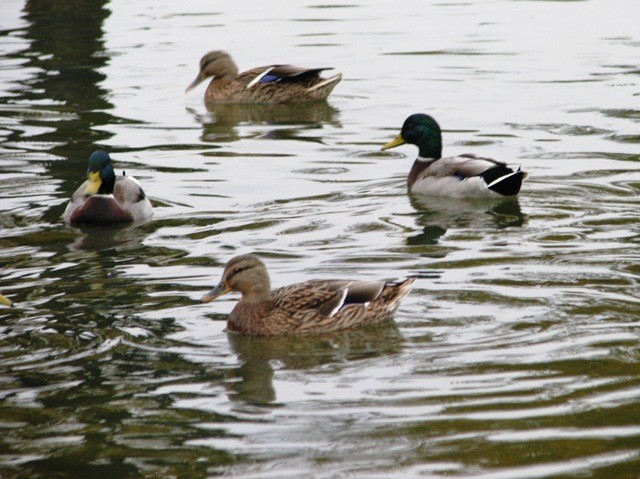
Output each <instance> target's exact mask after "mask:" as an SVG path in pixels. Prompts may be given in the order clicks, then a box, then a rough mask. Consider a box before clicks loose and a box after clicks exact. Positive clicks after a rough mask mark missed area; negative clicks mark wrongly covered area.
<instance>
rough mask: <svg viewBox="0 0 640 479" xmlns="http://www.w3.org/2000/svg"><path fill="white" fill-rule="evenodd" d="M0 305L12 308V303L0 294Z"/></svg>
mask: <svg viewBox="0 0 640 479" xmlns="http://www.w3.org/2000/svg"><path fill="white" fill-rule="evenodd" d="M0 304H4V305H5V306H9V307H11V306H13V301H11V300H10V299H9V298H7V297H6V296H4V295H2V294H0Z"/></svg>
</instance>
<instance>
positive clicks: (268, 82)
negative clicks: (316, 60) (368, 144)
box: [187, 51, 342, 103]
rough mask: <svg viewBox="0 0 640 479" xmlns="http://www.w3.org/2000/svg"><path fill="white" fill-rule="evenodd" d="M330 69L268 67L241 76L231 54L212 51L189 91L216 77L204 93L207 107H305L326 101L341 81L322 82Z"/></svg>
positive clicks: (201, 61) (202, 61)
mask: <svg viewBox="0 0 640 479" xmlns="http://www.w3.org/2000/svg"><path fill="white" fill-rule="evenodd" d="M330 69H331V68H303V67H296V66H293V65H267V66H264V67H258V68H252V69H251V70H248V71H246V72H243V73H240V74H238V67H237V66H236V64H235V63H234V62H233V60H232V59H231V57H230V56H229V54H228V53H226V52H223V51H212V52H209V53H207V54H206V55H204V56H203V57H202V59H201V60H200V72H199V73H198V76H197V77H196V79H195V80H194V81H193V82H192V83H191V85H189V86H188V87H187V91H189V90H191V89H192V88H194V87H195V86H196V85H198V84H199V83H201V82H203V81H204V80H205V79H207V78H209V77H213V79H212V80H211V82H210V83H209V86H208V87H207V91H206V93H205V102H206V103H303V102H309V101H319V100H326V99H327V97H328V96H329V94H330V93H331V91H333V89H334V87H335V86H336V85H337V84H338V83H339V82H340V80H342V75H341V74H340V73H338V74H337V75H334V76H332V77H330V78H322V77H321V76H320V73H321V72H322V71H323V70H330Z"/></svg>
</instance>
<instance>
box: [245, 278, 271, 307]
mask: <svg viewBox="0 0 640 479" xmlns="http://www.w3.org/2000/svg"><path fill="white" fill-rule="evenodd" d="M270 293H271V285H270V284H269V280H268V279H267V280H266V281H263V282H260V283H254V284H252V285H251V288H249V289H247V290H245V291H242V302H243V303H262V302H265V301H269V295H270Z"/></svg>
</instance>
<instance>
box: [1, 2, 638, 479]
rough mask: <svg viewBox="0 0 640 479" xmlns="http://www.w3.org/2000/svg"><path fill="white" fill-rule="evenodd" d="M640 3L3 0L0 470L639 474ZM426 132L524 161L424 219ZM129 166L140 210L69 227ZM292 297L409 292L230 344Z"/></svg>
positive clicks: (61, 474) (107, 474) (179, 474)
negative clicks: (95, 189)
mask: <svg viewBox="0 0 640 479" xmlns="http://www.w3.org/2000/svg"><path fill="white" fill-rule="evenodd" d="M639 17H640V4H637V2H635V1H634V0H620V1H617V2H608V1H605V0H590V1H565V2H563V1H553V2H549V1H507V0H497V1H482V2H457V1H454V2H444V3H443V2H431V1H429V2H423V1H411V2H403V3H402V4H392V3H388V2H361V3H354V2H348V3H345V4H341V3H340V2H334V3H331V4H326V5H324V4H321V3H314V2H295V3H292V2H257V3H256V2H252V3H251V4H249V3H248V2H220V3H212V2H204V1H199V2H171V1H165V0H161V1H157V2H150V3H148V2H125V1H120V0H118V1H111V2H106V1H80V0H78V1H71V2H68V1H65V2H51V1H43V0H36V1H26V2H21V1H15V0H7V1H3V2H2V4H1V5H0V291H2V292H3V293H4V294H6V295H7V296H9V297H11V298H12V299H13V300H14V301H15V302H16V303H17V306H16V307H14V308H12V309H8V308H4V307H3V308H2V309H0V430H1V431H2V436H1V438H0V477H2V478H47V479H49V478H89V477H90V478H108V479H115V478H138V477H144V478H172V477H175V478H206V477H216V476H220V475H228V476H230V477H246V478H248V477H252V478H253V477H255V478H264V477H273V478H276V477H277V478H281V477H314V478H315V477H320V478H333V477H398V478H405V477H423V478H424V477H426V478H438V479H441V478H464V479H468V478H480V477H482V478H490V479H504V478H551V477H553V478H556V477H557V478H570V477H576V478H583V477H594V478H638V477H640V419H639V418H640V347H639V339H640V322H639V318H640V294H639V292H638V279H639V276H640V266H639V259H640V250H639V246H640V213H639V211H640V209H639V206H640V200H639V199H638V192H639V190H640V169H639V163H638V159H639V158H640V147H639V145H640V135H639V134H638V131H639V130H638V127H639V122H640V81H639V79H640V76H639V70H638V52H639V47H640V33H639V32H640V30H638V27H637V18H639ZM221 48H222V49H226V50H229V51H230V52H231V54H232V55H233V56H234V58H235V59H236V61H237V62H238V63H239V66H240V68H241V69H247V68H250V67H253V66H258V65H263V64H269V63H277V62H291V63H295V64H303V65H310V66H316V65H317V66H327V65H329V66H335V67H336V69H337V70H338V71H341V72H343V74H344V77H345V79H344V80H343V82H342V83H341V84H340V85H339V86H338V87H337V88H336V90H335V93H334V95H333V96H332V97H331V99H330V101H329V102H328V103H327V104H323V105H314V106H303V107H264V106H263V107H233V106H224V107H217V108H215V109H212V110H210V111H208V110H207V109H206V108H205V107H204V105H203V102H202V95H203V87H201V88H199V89H198V90H197V91H196V92H193V93H191V94H189V95H186V96H185V95H184V93H183V92H184V88H185V87H186V86H187V85H188V84H189V83H190V82H191V80H192V79H193V77H195V74H196V69H197V63H198V60H199V58H200V56H201V55H202V54H203V53H205V52H206V51H208V50H212V49H221ZM414 112H428V113H431V114H432V115H433V116H434V117H435V118H436V119H438V121H439V122H440V124H441V125H442V126H443V129H444V130H445V131H444V147H445V153H450V154H456V153H464V152H475V153H477V154H479V155H486V156H490V157H495V158H497V159H499V160H503V161H509V162H512V163H518V164H522V166H523V168H524V169H526V170H527V171H528V172H529V174H530V177H529V179H528V181H527V182H526V183H525V185H524V187H523V191H522V193H521V195H520V197H519V198H518V199H517V200H511V201H503V202H477V201H464V200H455V199H444V198H440V199H438V198H428V199H424V198H423V199H420V198H410V197H408V196H407V194H406V191H405V178H406V175H407V173H408V170H409V168H410V165H411V162H412V159H413V158H414V157H415V155H416V151H415V149H414V148H412V147H403V148H401V149H397V150H392V151H391V152H384V153H382V152H380V151H379V148H380V146H381V145H382V144H384V143H385V142H387V141H388V140H389V139H391V138H393V136H394V135H395V134H396V133H397V132H398V131H399V128H400V126H401V125H402V122H403V120H404V118H405V117H406V116H407V115H409V114H411V113H414ZM97 148H103V149H107V150H109V151H110V152H111V154H112V157H113V159H114V162H115V164H116V168H117V169H118V170H126V171H127V173H128V174H133V175H135V176H136V177H137V178H138V179H139V180H140V181H141V182H142V184H143V185H144V187H145V191H146V192H147V194H148V195H149V196H150V197H151V198H152V200H153V202H154V206H155V214H154V218H153V219H152V220H150V221H148V222H147V223H145V224H142V225H136V226H127V227H120V228H88V229H76V228H69V227H67V226H65V225H64V224H63V223H62V222H61V219H60V217H61V215H62V213H63V211H64V208H65V206H66V203H67V201H68V199H69V197H70V196H71V194H72V192H73V191H74V190H75V189H76V188H77V186H78V185H79V183H80V182H81V181H82V180H83V176H84V172H85V169H86V161H87V157H88V155H89V154H90V153H91V152H92V151H93V150H95V149H97ZM249 251H255V252H257V253H259V254H260V255H261V256H262V257H263V258H264V259H265V261H266V263H267V266H268V268H269V270H270V272H271V275H272V283H273V284H274V285H275V286H279V285H284V284H287V283H291V282H295V281H301V280H303V279H305V278H309V277H312V276H315V277H358V278H380V277H401V276H406V275H416V276H418V277H419V279H418V281H417V282H416V286H415V288H414V291H413V292H412V294H411V295H410V296H409V297H408V298H407V300H406V301H405V303H404V304H403V306H402V307H401V309H400V311H399V313H398V315H397V318H396V322H395V324H389V325H385V326H384V327H379V328H372V329H365V330H358V331H349V332H345V333H340V334H333V335H324V336H319V337H305V338H273V339H265V338H244V337H237V336H233V335H228V334H227V333H226V332H225V322H224V319H225V318H226V315H227V314H228V313H229V311H230V310H231V308H232V307H233V303H234V301H236V300H237V298H236V297H233V296H230V297H228V298H227V299H222V300H220V301H217V302H214V303H211V304H206V305H200V304H199V303H198V301H197V300H198V299H199V297H200V296H201V295H202V294H203V293H204V292H205V291H206V290H207V289H208V288H210V287H211V286H212V285H214V284H215V283H216V282H217V280H218V278H219V276H220V274H221V269H222V266H223V265H224V263H225V262H226V261H227V260H228V259H229V258H230V257H231V256H233V255H235V254H238V253H246V252H249Z"/></svg>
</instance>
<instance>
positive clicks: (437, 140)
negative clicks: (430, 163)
mask: <svg viewBox="0 0 640 479" xmlns="http://www.w3.org/2000/svg"><path fill="white" fill-rule="evenodd" d="M416 145H417V146H418V149H419V153H418V154H419V156H420V158H423V159H433V160H439V159H440V158H442V137H441V136H440V135H439V134H438V135H435V134H433V133H430V134H429V135H426V136H423V137H422V138H420V141H419V142H417V143H416Z"/></svg>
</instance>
